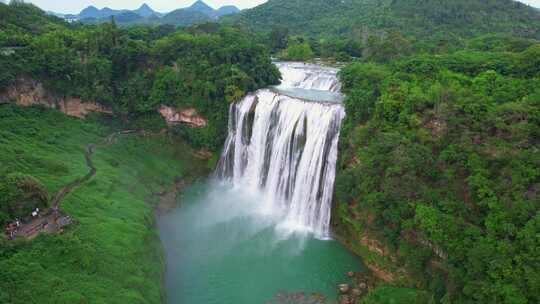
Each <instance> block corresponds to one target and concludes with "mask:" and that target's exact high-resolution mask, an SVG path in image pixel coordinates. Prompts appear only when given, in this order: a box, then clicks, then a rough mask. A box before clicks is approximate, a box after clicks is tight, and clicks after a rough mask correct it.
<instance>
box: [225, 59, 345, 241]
mask: <svg viewBox="0 0 540 304" xmlns="http://www.w3.org/2000/svg"><path fill="white" fill-rule="evenodd" d="M277 65H278V67H279V69H280V71H281V73H282V78H283V80H282V84H281V85H280V86H278V87H276V88H274V89H263V90H259V91H258V92H256V93H255V94H252V95H248V96H247V97H245V98H244V99H243V100H241V101H239V102H237V103H234V104H233V105H231V108H230V118H229V136H228V138H227V141H226V143H225V148H224V151H223V154H222V156H221V160H220V163H219V165H218V170H217V175H218V177H219V178H221V179H228V180H230V181H231V182H232V183H233V184H234V185H235V186H238V187H243V188H248V189H251V190H255V191H260V192H263V193H264V197H266V198H267V199H268V202H270V203H269V204H270V206H271V208H272V209H273V210H274V211H276V212H277V213H278V214H280V215H282V216H283V220H282V221H280V222H281V223H280V225H279V226H280V227H284V228H287V229H290V230H293V231H297V230H307V231H310V232H313V233H314V234H315V235H317V236H319V237H328V235H329V224H330V212H331V201H332V195H333V188H334V179H335V165H336V160H337V147H338V138H339V130H340V127H341V121H342V120H343V118H344V117H345V111H344V108H343V106H342V104H341V103H340V102H339V101H340V100H341V95H340V94H339V90H340V87H341V85H340V83H339V81H338V78H337V70H336V69H331V68H324V67H320V66H315V65H305V64H302V63H278V64H277ZM289 93H290V94H289ZM329 93H330V94H329ZM293 96H294V97H293ZM313 96H316V97H317V98H311V97H313ZM321 96H322V97H323V98H321ZM336 96H337V98H336ZM325 98H326V99H325Z"/></svg>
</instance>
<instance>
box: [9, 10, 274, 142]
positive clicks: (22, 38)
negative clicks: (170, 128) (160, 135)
mask: <svg viewBox="0 0 540 304" xmlns="http://www.w3.org/2000/svg"><path fill="white" fill-rule="evenodd" d="M0 8H1V12H2V13H3V14H4V15H5V16H6V17H7V18H6V20H8V21H9V20H11V19H15V18H16V17H17V16H19V15H28V14H30V15H31V16H33V17H29V19H30V20H31V21H32V22H34V21H35V20H39V19H37V18H38V17H39V18H49V17H44V16H42V13H40V11H39V9H37V8H35V7H34V6H32V5H30V4H19V3H16V4H13V5H9V6H8V5H3V4H0ZM35 16H37V17H35ZM45 20H48V21H49V24H56V23H55V22H56V18H49V19H45ZM13 24H16V25H18V26H19V27H20V28H22V29H21V30H20V31H12V30H11V27H12V25H13ZM32 24H33V23H32ZM0 25H3V24H0ZM24 25H27V26H26V27H25V26H24ZM1 29H2V31H0V48H5V47H10V48H12V47H17V48H16V49H15V51H14V52H13V53H0V93H1V91H2V90H5V89H6V88H7V87H9V86H10V85H13V84H14V83H15V82H16V80H17V79H18V78H21V77H28V78H31V79H34V80H38V81H41V82H42V83H43V84H44V86H45V88H46V89H47V90H49V91H51V92H52V93H54V94H56V95H58V96H77V97H81V98H82V99H83V100H88V101H96V102H99V103H101V104H104V105H108V106H111V107H112V108H113V109H114V110H115V113H117V114H119V115H122V116H124V117H126V118H130V119H132V120H137V119H139V118H140V119H145V120H146V121H147V122H148V121H151V120H149V119H148V117H149V116H155V115H157V114H156V111H157V109H158V108H159V106H160V105H162V104H164V105H170V106H176V107H194V108H196V109H197V110H198V112H199V113H201V114H202V115H203V116H206V117H207V118H208V120H209V124H208V126H207V127H206V128H204V129H202V130H184V131H183V132H182V134H186V136H187V138H188V139H189V140H190V142H192V143H193V144H194V145H196V146H200V147H207V148H210V149H212V150H217V149H218V148H219V147H220V146H221V144H222V142H223V141H224V136H225V135H224V134H225V132H222V131H221V130H222V129H226V121H227V113H228V107H229V103H230V102H231V101H234V100H236V99H238V98H239V96H243V95H244V94H245V93H246V92H248V91H253V90H256V89H258V88H261V87H265V86H267V85H269V84H275V83H277V82H278V80H279V72H278V71H277V69H276V68H275V67H274V66H273V65H272V64H271V61H270V57H269V55H268V52H267V51H266V49H265V48H264V47H263V46H262V45H259V44H256V43H254V42H252V39H251V36H250V35H249V34H247V33H245V32H242V31H240V30H238V29H234V28H229V27H222V26H219V25H216V24H205V25H200V26H197V27H193V28H189V29H185V30H175V29H174V28H171V27H167V26H162V27H133V28H129V29H120V28H118V27H116V25H115V24H114V23H107V24H101V25H96V26H70V25H63V26H62V24H59V25H58V26H54V27H52V26H44V29H43V30H41V31H37V32H36V31H34V30H32V29H33V26H31V24H30V21H28V23H26V22H24V21H21V22H19V23H6V24H5V26H2V27H1ZM26 29H28V30H26ZM154 121H155V120H154Z"/></svg>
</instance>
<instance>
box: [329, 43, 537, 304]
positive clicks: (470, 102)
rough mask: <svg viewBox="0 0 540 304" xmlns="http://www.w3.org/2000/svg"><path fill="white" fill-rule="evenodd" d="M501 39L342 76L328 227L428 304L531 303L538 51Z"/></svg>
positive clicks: (364, 66) (351, 69)
mask: <svg viewBox="0 0 540 304" xmlns="http://www.w3.org/2000/svg"><path fill="white" fill-rule="evenodd" d="M497 41H498V42H497ZM507 41H510V40H504V39H503V40H501V39H499V40H494V39H492V36H488V37H480V38H477V39H475V40H473V41H469V42H468V43H467V45H469V48H467V49H464V50H461V51H458V52H451V53H448V54H445V55H414V56H410V57H408V58H405V59H400V60H394V61H392V60H391V59H390V60H389V61H388V63H387V64H377V63H374V62H363V63H355V64H352V65H349V66H348V67H346V68H345V69H343V71H342V72H341V77H342V80H343V84H344V91H345V93H347V99H346V101H345V106H346V109H347V113H348V116H347V119H346V122H345V125H344V129H343V136H342V139H343V140H342V143H341V145H342V146H341V151H342V152H341V153H342V156H341V159H340V166H339V167H340V169H339V172H338V178H337V181H336V198H337V204H338V206H337V208H336V209H337V210H338V212H339V214H338V215H337V217H336V218H337V223H338V224H339V226H341V228H343V232H344V233H346V234H347V235H348V236H349V237H351V238H352V239H357V240H361V239H362V238H370V239H376V240H377V241H378V242H379V243H380V246H382V247H384V249H385V250H384V251H386V252H384V253H383V255H384V256H385V257H386V261H387V262H388V263H389V264H394V266H396V265H397V267H401V268H403V269H405V270H406V272H405V273H406V275H405V278H404V280H402V281H399V280H396V281H395V282H394V284H397V285H404V286H410V285H413V284H416V287H418V288H419V289H424V290H428V291H430V292H432V293H433V295H434V299H435V301H436V303H438V302H442V303H536V302H539V301H540V298H539V296H540V291H539V290H538V286H539V285H538V282H539V280H540V271H539V269H540V263H539V260H538V257H537V255H538V254H537V251H538V248H539V246H540V243H539V241H538V234H539V232H540V225H539V223H540V222H539V221H540V217H539V215H540V196H539V195H538V190H539V189H540V170H539V168H540V154H539V152H538V151H539V148H540V146H539V145H540V143H539V141H538V139H539V138H540V61H539V58H540V43H530V41H522V42H524V43H519V45H520V46H519V47H517V46H516V45H511V44H510V43H507ZM345 231H347V232H345ZM374 262H375V263H377V261H374ZM379 262H380V261H379ZM382 264H383V263H381V265H379V267H383V268H386V270H391V269H392V267H391V266H388V265H382ZM396 271H397V270H396ZM396 273H399V271H397V272H396ZM412 282H415V283H412Z"/></svg>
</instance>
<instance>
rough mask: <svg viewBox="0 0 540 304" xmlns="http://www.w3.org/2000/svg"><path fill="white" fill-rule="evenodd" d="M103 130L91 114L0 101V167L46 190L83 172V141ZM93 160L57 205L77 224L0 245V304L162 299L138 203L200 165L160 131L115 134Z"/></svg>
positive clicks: (148, 227) (144, 213)
mask: <svg viewBox="0 0 540 304" xmlns="http://www.w3.org/2000/svg"><path fill="white" fill-rule="evenodd" d="M112 131H113V130H112V128H111V127H106V126H104V124H102V123H99V122H97V120H94V121H91V120H89V121H81V120H77V119H73V118H68V117H66V116H64V115H62V114H61V113H58V112H55V111H49V110H44V109H40V108H28V109H21V108H16V107H12V106H8V105H3V106H0V152H1V153H0V173H1V172H2V171H6V172H13V171H18V172H22V173H27V174H31V175H33V176H35V177H36V178H38V179H39V180H40V181H41V182H43V183H44V184H45V185H46V186H47V188H48V190H49V191H50V193H51V194H53V193H55V191H57V190H58V189H59V188H60V187H61V186H62V185H64V184H66V183H68V182H69V181H71V180H73V179H74V178H76V177H79V176H82V175H84V174H86V173H87V171H88V170H87V168H86V166H85V162H84V157H83V151H84V148H85V146H86V145H87V144H88V143H99V142H101V141H102V140H103V139H104V138H105V137H106V136H107V135H108V134H109V133H111V132H112ZM93 159H94V163H95V166H96V167H97V170H98V172H97V175H96V176H95V177H94V178H93V179H92V180H91V181H90V182H88V183H87V184H84V185H83V186H82V187H81V188H78V189H76V190H75V191H74V192H73V193H71V194H70V195H68V196H67V197H66V199H65V201H64V203H63V205H62V207H63V210H65V211H66V212H67V213H69V214H70V215H72V216H73V217H74V218H75V219H76V220H77V221H79V222H80V223H79V224H78V225H74V226H71V227H68V229H66V231H65V232H64V233H63V234H62V235H41V236H39V237H38V238H37V239H36V240H34V241H32V242H19V243H5V244H1V245H2V246H0V269H1V271H0V303H6V302H7V303H13V304H16V303H40V304H42V303H43V304H44V303H160V302H161V288H160V281H161V275H162V270H163V259H162V256H161V253H160V250H159V248H160V243H159V238H158V235H157V231H156V230H155V228H154V226H153V221H154V217H153V212H152V206H151V205H150V204H148V203H147V202H146V201H147V199H148V197H149V196H150V195H151V194H152V193H153V192H160V191H163V190H164V187H165V186H170V185H171V184H172V183H173V181H174V179H175V177H178V176H183V177H187V176H188V175H192V174H193V175H196V174H198V173H200V172H199V171H200V169H199V168H204V164H202V163H200V162H199V161H196V160H194V159H192V157H191V153H190V151H189V150H188V148H186V147H185V146H183V145H181V144H177V143H173V142H169V140H168V139H166V138H165V137H164V136H157V137H144V138H143V137H140V136H138V135H129V136H127V137H122V138H120V139H119V140H118V142H117V143H116V144H114V145H111V146H108V147H99V148H98V150H97V152H96V153H95V155H94V158H93ZM0 242H2V241H0Z"/></svg>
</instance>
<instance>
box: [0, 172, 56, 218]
mask: <svg viewBox="0 0 540 304" xmlns="http://www.w3.org/2000/svg"><path fill="white" fill-rule="evenodd" d="M48 196H49V195H48V193H47V190H46V189H45V187H44V186H43V185H42V184H41V183H40V182H39V181H37V180H36V179H35V178H34V177H32V176H30V175H25V174H22V173H9V174H7V175H5V176H0V226H4V224H6V223H7V222H11V221H14V220H15V219H16V218H24V217H28V215H29V214H30V213H31V212H32V211H34V210H35V209H36V208H41V209H42V210H43V209H45V207H47V205H48V200H49V197H48Z"/></svg>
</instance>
